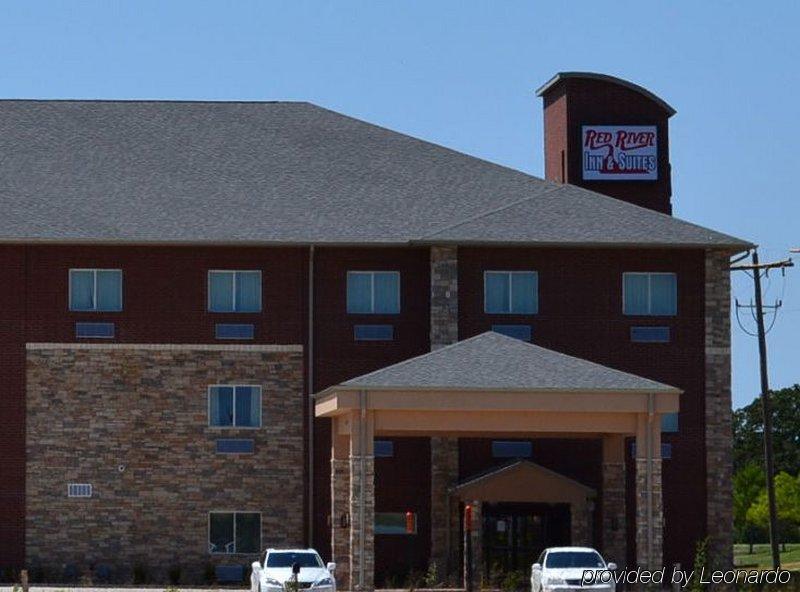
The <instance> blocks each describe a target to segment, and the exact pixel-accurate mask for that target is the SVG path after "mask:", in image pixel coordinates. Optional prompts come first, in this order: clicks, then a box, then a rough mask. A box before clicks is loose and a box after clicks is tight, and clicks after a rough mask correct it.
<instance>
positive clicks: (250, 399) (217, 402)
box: [208, 384, 261, 428]
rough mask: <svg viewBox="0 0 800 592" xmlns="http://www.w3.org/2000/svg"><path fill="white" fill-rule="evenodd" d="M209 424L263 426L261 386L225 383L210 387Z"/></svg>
mask: <svg viewBox="0 0 800 592" xmlns="http://www.w3.org/2000/svg"><path fill="white" fill-rule="evenodd" d="M208 425H209V426H211V427H217V428H258V427H261V387H260V386H252V385H223V384H219V385H214V386H210V387H208Z"/></svg>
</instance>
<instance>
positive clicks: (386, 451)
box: [373, 440, 394, 458]
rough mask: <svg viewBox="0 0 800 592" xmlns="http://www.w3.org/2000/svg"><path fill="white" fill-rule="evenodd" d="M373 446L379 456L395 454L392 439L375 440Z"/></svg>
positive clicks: (384, 456)
mask: <svg viewBox="0 0 800 592" xmlns="http://www.w3.org/2000/svg"><path fill="white" fill-rule="evenodd" d="M373 447H374V449H375V456H376V457H378V458H386V457H390V456H394V442H392V441H391V440H375V442H374V444H373Z"/></svg>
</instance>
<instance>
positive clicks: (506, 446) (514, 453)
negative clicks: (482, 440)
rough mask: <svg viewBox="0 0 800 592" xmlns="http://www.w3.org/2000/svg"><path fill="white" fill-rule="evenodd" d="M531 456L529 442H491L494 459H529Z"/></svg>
mask: <svg viewBox="0 0 800 592" xmlns="http://www.w3.org/2000/svg"><path fill="white" fill-rule="evenodd" d="M532 454H533V444H532V443H531V442H517V441H514V440H495V441H494V442H492V456H493V457H494V458H530V457H531V455H532Z"/></svg>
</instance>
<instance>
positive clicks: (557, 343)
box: [459, 247, 706, 565]
mask: <svg viewBox="0 0 800 592" xmlns="http://www.w3.org/2000/svg"><path fill="white" fill-rule="evenodd" d="M487 269H519V270H524V269H531V270H537V271H538V273H539V314H537V315H534V316H527V317H525V316H517V315H487V314H485V313H484V312H483V271H484V270H487ZM625 271H672V272H676V273H677V274H678V316H676V317H674V318H668V317H649V318H648V317H625V316H624V315H623V314H622V287H621V286H622V273H623V272H625ZM703 294H704V254H703V252H702V251H690V250H687V251H680V252H676V251H665V250H655V249H653V250H639V251H623V250H611V249H605V250H604V249H572V250H567V249H562V250H556V249H510V248H509V249H500V248H497V249H479V248H468V247H462V248H460V249H459V317H460V319H459V323H460V327H459V331H460V332H459V335H460V337H461V339H466V338H468V337H472V336H473V335H476V334H479V333H481V332H483V331H487V330H489V329H490V328H491V325H492V324H493V323H523V322H524V323H528V324H530V325H532V326H533V340H534V342H535V343H536V344H538V345H541V346H543V347H547V348H551V349H554V350H557V351H562V352H564V353H567V354H570V355H574V356H578V357H581V358H585V359H588V360H592V361H594V362H598V363H600V364H604V365H607V366H610V367H612V368H617V369H619V370H623V371H626V372H632V373H634V374H638V375H640V376H645V377H647V378H651V379H654V380H658V381H663V382H665V383H667V384H671V385H674V386H677V387H679V388H681V389H683V390H684V391H685V393H684V394H683V395H682V396H681V402H680V404H681V411H680V433H679V434H676V435H675V436H673V435H670V434H665V435H664V442H671V443H672V445H673V451H672V460H667V461H664V508H665V509H664V511H665V521H666V525H667V527H666V539H665V546H664V549H665V554H664V559H665V561H667V562H670V563H671V562H673V561H680V562H681V564H683V565H690V564H691V559H692V556H693V549H694V543H695V541H696V540H698V539H699V538H702V537H703V536H704V524H705V509H704V504H703V502H702V500H705V495H706V491H705V460H704V458H705V457H704V450H705V448H704V446H705V444H704V441H705V440H704V397H705V390H704V389H705V377H704V372H705V366H704V342H703V339H704V330H705V319H704V308H703ZM648 324H651V325H660V326H664V325H665V326H669V327H670V328H671V332H672V341H671V342H670V343H667V344H646V343H631V341H630V335H629V331H630V327H631V326H634V325H648ZM628 452H629V451H628ZM554 462H555V461H554ZM565 463H566V461H565ZM564 466H565V467H566V466H568V465H567V464H565V465H564ZM551 468H553V469H554V470H559V469H558V468H557V467H556V466H552V467H551ZM628 483H629V489H630V486H631V485H632V479H631V478H629V480H628ZM632 501H633V498H632V497H631V498H629V507H630V505H631V504H632ZM631 519H632V515H631V516H630V517H629V524H630V523H631V522H630V520H631ZM632 537H633V531H631V530H629V548H630V549H632V548H633V538H632Z"/></svg>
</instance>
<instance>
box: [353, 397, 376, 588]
mask: <svg viewBox="0 0 800 592" xmlns="http://www.w3.org/2000/svg"><path fill="white" fill-rule="evenodd" d="M350 425H351V429H350V590H356V591H359V592H361V591H363V592H370V591H372V590H374V589H375V457H374V456H373V439H374V430H373V425H374V424H373V417H372V413H368V414H367V417H366V418H365V419H363V420H362V419H361V418H360V417H359V414H358V412H356V413H354V414H353V416H352V419H351V421H350ZM361 430H364V438H365V444H366V446H365V448H366V450H365V451H363V452H364V453H363V454H362V451H361V450H360V447H359V446H360V434H361ZM362 479H363V488H362ZM362 496H363V497H362ZM362 500H363V541H362V538H361V536H362V513H361V512H362V504H361V502H362ZM362 550H363V553H362ZM362 569H363V572H362ZM362 573H363V580H362V579H361V574H362Z"/></svg>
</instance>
